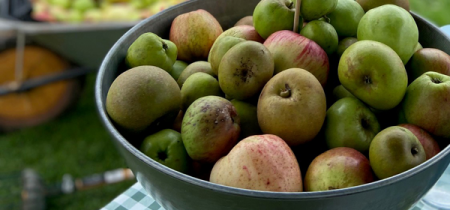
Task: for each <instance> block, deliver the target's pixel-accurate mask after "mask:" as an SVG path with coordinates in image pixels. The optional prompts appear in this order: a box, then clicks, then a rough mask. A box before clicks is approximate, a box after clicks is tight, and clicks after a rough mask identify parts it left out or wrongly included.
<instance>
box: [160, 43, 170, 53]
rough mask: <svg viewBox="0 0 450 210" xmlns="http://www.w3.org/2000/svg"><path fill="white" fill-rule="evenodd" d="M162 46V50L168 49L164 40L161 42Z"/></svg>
mask: <svg viewBox="0 0 450 210" xmlns="http://www.w3.org/2000/svg"><path fill="white" fill-rule="evenodd" d="M162 47H163V49H164V51H167V49H169V46H167V44H166V43H165V42H162Z"/></svg>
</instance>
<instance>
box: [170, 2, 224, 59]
mask: <svg viewBox="0 0 450 210" xmlns="http://www.w3.org/2000/svg"><path fill="white" fill-rule="evenodd" d="M222 32H223V29H222V26H221V25H220V23H219V22H218V21H217V20H216V18H215V17H214V16H212V15H211V14H210V13H209V12H207V11H205V10H203V9H199V10H196V11H193V12H189V13H184V14H181V15H179V16H177V17H176V18H175V19H174V20H173V22H172V26H171V28H170V41H172V42H173V43H175V45H176V46H177V47H178V59H179V60H182V61H186V62H194V61H198V60H206V59H207V58H208V54H209V50H210V49H211V47H212V45H213V44H214V41H216V39H217V37H219V35H220V34H221V33H222Z"/></svg>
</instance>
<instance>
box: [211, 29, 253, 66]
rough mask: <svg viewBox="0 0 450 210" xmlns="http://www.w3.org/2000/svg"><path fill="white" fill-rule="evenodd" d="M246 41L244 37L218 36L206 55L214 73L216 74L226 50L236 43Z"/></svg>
mask: <svg viewBox="0 0 450 210" xmlns="http://www.w3.org/2000/svg"><path fill="white" fill-rule="evenodd" d="M244 41H246V40H245V39H242V38H238V37H233V36H223V37H219V38H218V39H217V40H216V42H214V45H213V46H212V48H211V51H210V52H209V56H208V62H209V63H210V64H211V69H212V70H213V72H214V74H215V75H218V72H219V65H220V61H222V57H223V56H224V55H225V53H227V52H228V50H230V49H231V48H232V47H234V46H235V45H236V44H239V43H241V42H244Z"/></svg>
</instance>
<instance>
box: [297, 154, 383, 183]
mask: <svg viewBox="0 0 450 210" xmlns="http://www.w3.org/2000/svg"><path fill="white" fill-rule="evenodd" d="M373 180H374V177H373V175H372V169H371V167H370V162H369V160H368V159H367V158H366V156H364V155H363V154H361V153H360V152H358V151H357V150H355V149H352V148H347V147H339V148H334V149H331V150H328V151H326V152H324V153H322V154H320V155H319V156H317V157H316V158H315V159H314V160H313V161H312V162H311V164H310V165H309V167H308V170H307V171H306V175H305V183H304V184H305V191H328V190H335V189H343V188H348V187H354V186H358V185H363V184H367V183H370V182H372V181H373Z"/></svg>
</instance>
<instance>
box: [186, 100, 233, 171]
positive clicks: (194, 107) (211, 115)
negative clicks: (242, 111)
mask: <svg viewBox="0 0 450 210" xmlns="http://www.w3.org/2000/svg"><path fill="white" fill-rule="evenodd" d="M239 123H240V118H239V116H238V115H237V112H236V109H235V107H234V106H233V104H232V103H231V102H230V101H228V100H227V99H225V98H222V97H219V96H205V97H202V98H199V99H197V100H196V101H194V103H192V104H191V106H189V108H188V109H187V110H186V114H185V115H184V118H183V122H182V124H181V138H182V139H183V143H184V146H185V147H186V151H187V152H188V154H189V156H190V157H191V158H192V159H193V160H194V161H198V162H201V163H215V162H216V161H217V160H219V159H220V158H221V157H223V156H224V155H226V154H227V153H228V152H229V151H230V150H231V148H233V146H234V145H236V142H237V140H238V138H239V133H240V127H239Z"/></svg>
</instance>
